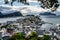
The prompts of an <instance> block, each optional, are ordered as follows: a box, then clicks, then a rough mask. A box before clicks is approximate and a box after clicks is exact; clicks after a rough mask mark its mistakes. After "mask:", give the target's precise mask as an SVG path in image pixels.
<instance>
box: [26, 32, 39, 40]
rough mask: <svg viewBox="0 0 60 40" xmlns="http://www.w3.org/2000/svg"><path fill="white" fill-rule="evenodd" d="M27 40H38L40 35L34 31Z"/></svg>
mask: <svg viewBox="0 0 60 40" xmlns="http://www.w3.org/2000/svg"><path fill="white" fill-rule="evenodd" d="M26 39H27V40H38V34H37V32H35V31H32V32H31V34H30V35H28V36H27V37H26Z"/></svg>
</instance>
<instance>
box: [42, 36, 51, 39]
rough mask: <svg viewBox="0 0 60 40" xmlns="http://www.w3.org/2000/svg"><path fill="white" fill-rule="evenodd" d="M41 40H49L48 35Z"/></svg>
mask: <svg viewBox="0 0 60 40" xmlns="http://www.w3.org/2000/svg"><path fill="white" fill-rule="evenodd" d="M42 40H51V38H50V36H49V35H43V37H42Z"/></svg>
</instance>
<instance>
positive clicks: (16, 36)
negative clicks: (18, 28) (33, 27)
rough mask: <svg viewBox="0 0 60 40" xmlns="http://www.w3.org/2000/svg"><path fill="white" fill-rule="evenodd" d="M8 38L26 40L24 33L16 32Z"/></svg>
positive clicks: (9, 39)
mask: <svg viewBox="0 0 60 40" xmlns="http://www.w3.org/2000/svg"><path fill="white" fill-rule="evenodd" d="M7 40H25V36H24V35H23V34H22V33H20V32H19V33H16V34H15V35H13V36H12V37H11V38H8V39H7Z"/></svg>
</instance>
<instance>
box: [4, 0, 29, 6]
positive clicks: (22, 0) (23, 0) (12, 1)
mask: <svg viewBox="0 0 60 40" xmlns="http://www.w3.org/2000/svg"><path fill="white" fill-rule="evenodd" d="M10 1H11V6H13V3H14V2H15V1H16V0H10ZM26 1H27V0H18V2H21V3H24V4H27V5H29V4H28V3H27V2H26ZM4 2H5V4H8V3H9V1H8V0H4Z"/></svg>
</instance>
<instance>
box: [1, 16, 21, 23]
mask: <svg viewBox="0 0 60 40" xmlns="http://www.w3.org/2000/svg"><path fill="white" fill-rule="evenodd" d="M19 18H21V17H10V18H0V23H5V22H7V21H16V20H17V19H19Z"/></svg>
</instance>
